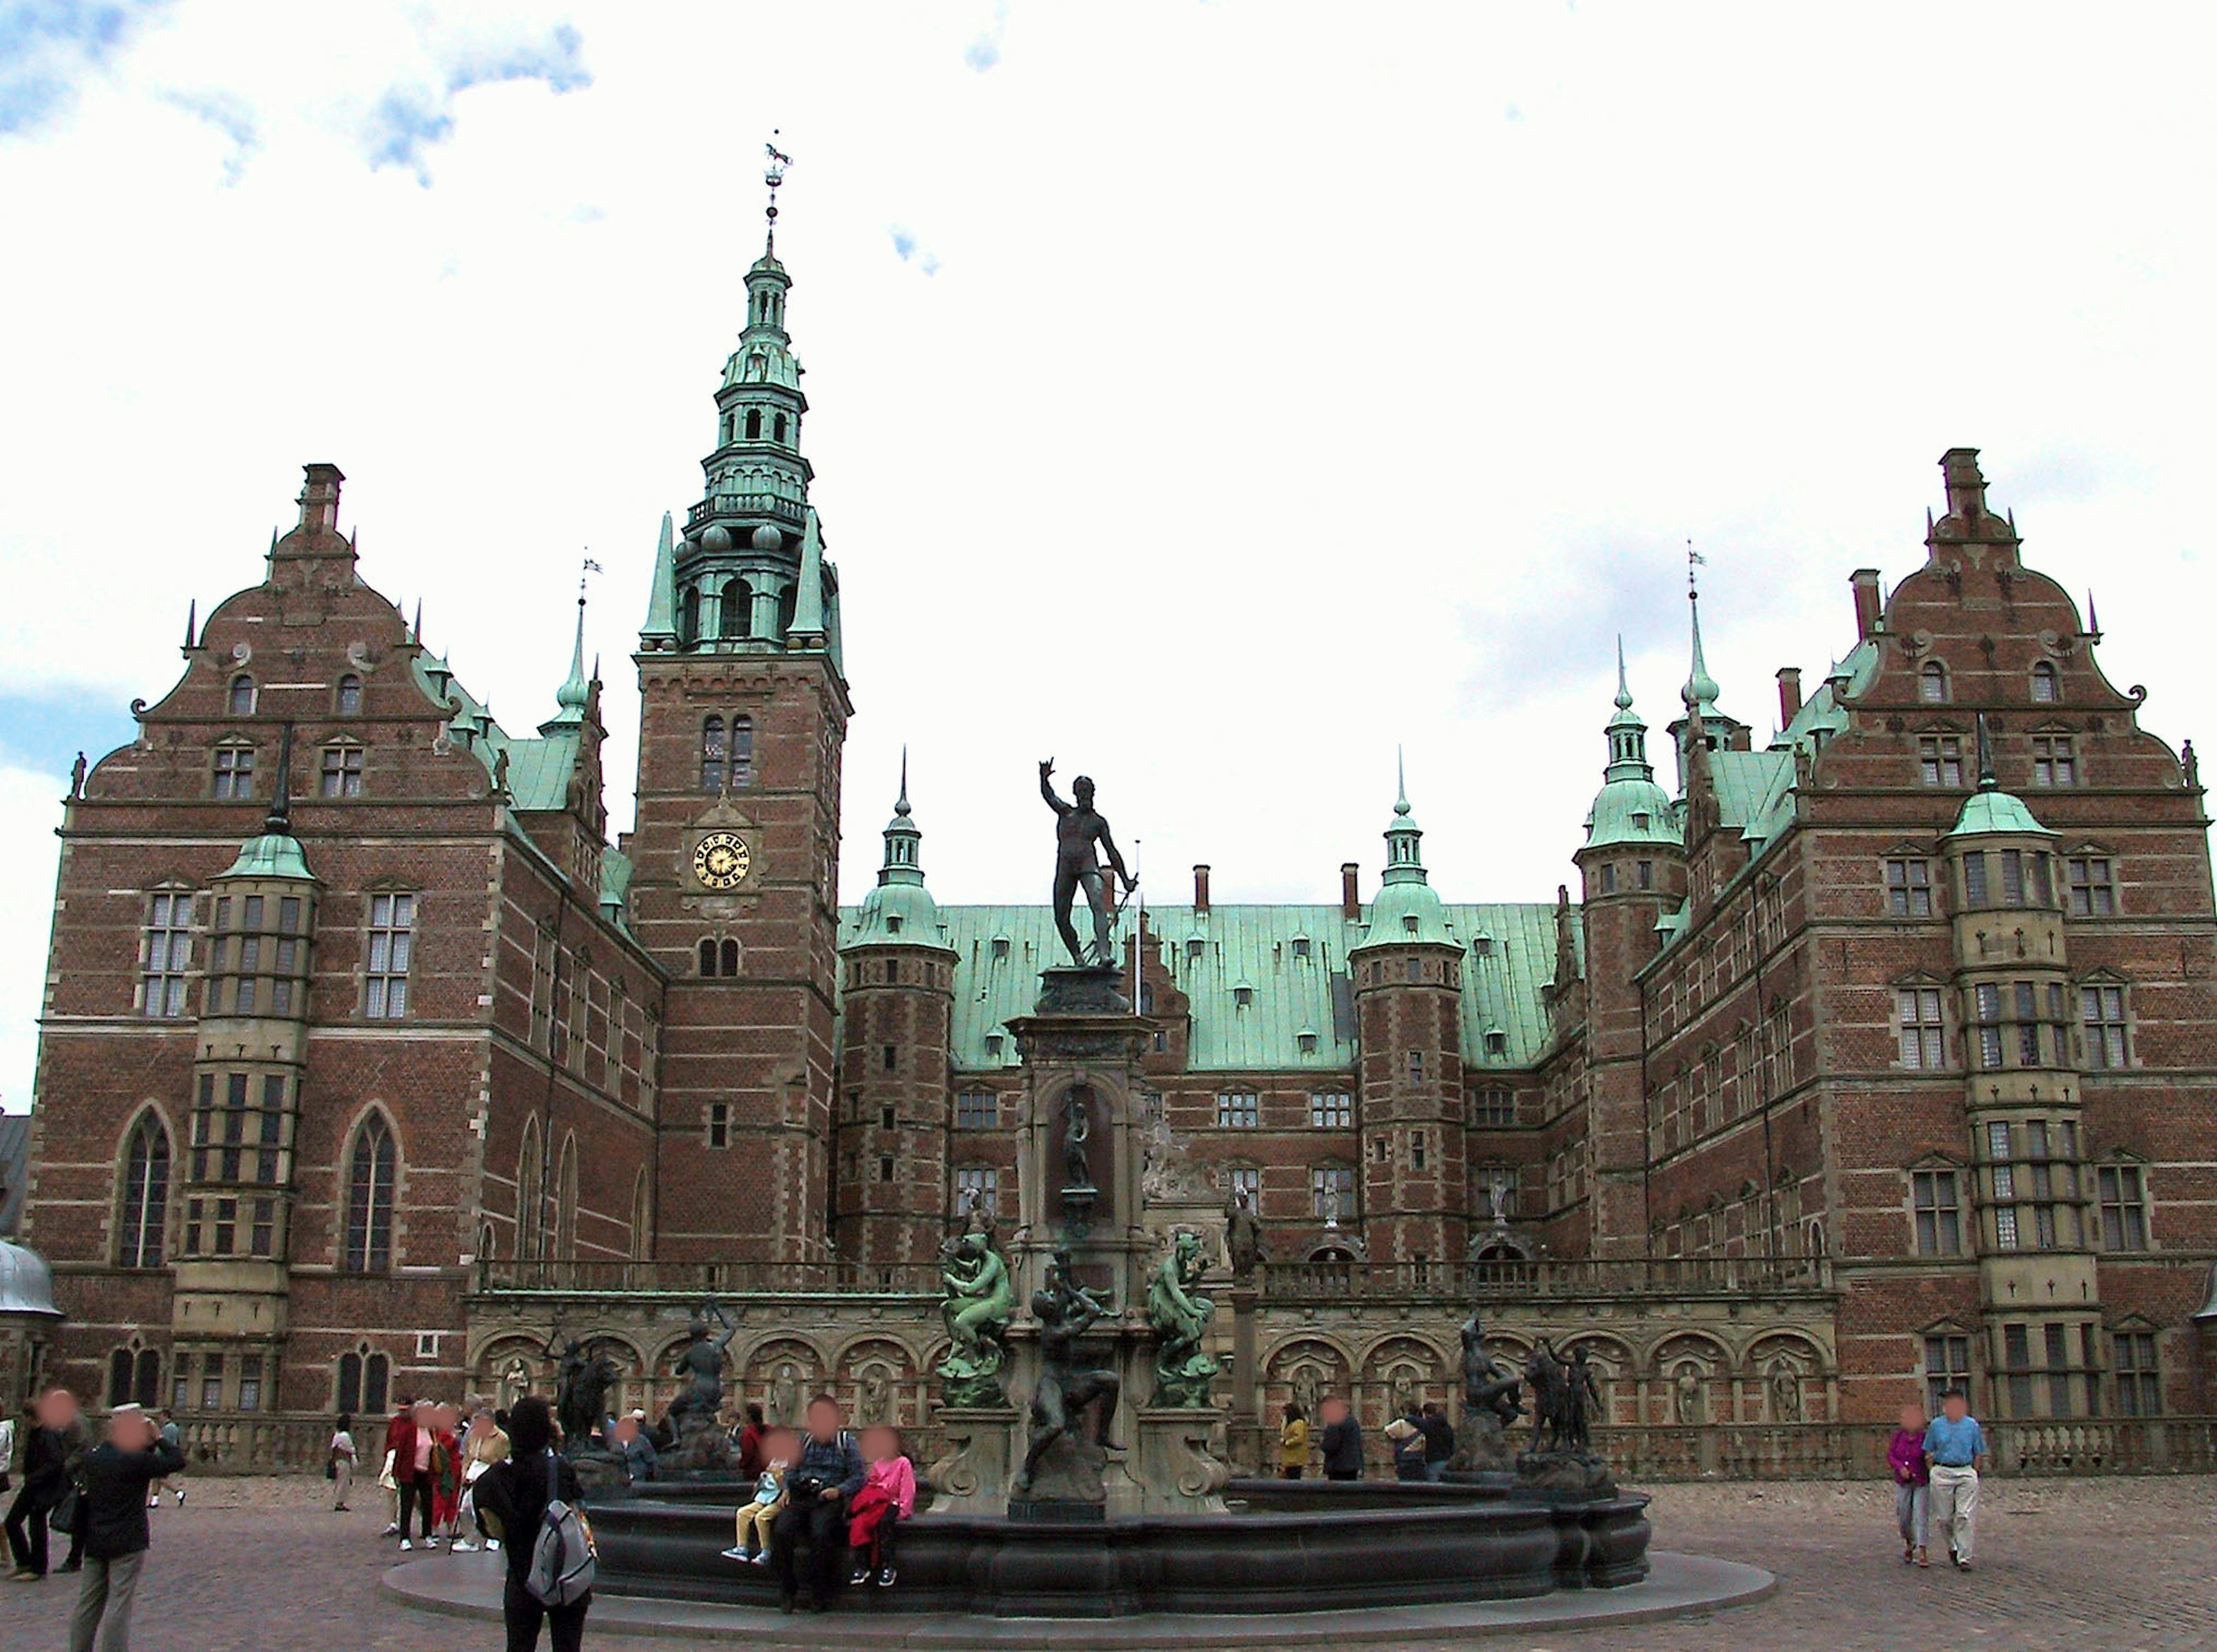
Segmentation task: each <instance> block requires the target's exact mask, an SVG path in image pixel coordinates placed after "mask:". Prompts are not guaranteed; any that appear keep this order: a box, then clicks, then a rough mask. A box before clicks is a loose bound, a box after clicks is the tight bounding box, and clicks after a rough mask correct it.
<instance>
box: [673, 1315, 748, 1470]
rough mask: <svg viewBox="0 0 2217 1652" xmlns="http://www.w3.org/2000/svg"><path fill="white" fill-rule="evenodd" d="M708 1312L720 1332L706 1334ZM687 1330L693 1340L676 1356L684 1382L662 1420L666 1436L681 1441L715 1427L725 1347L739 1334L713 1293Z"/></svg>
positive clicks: (721, 1396)
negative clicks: (718, 1326)
mask: <svg viewBox="0 0 2217 1652" xmlns="http://www.w3.org/2000/svg"><path fill="white" fill-rule="evenodd" d="M711 1315H713V1316H714V1318H715V1321H716V1322H717V1323H718V1324H719V1325H720V1326H721V1327H723V1331H724V1333H723V1335H721V1336H719V1337H712V1336H711V1335H709V1333H708V1321H709V1318H710V1316H711ZM690 1329H691V1332H692V1336H693V1340H692V1341H691V1342H689V1344H687V1345H686V1348H685V1352H683V1353H682V1354H680V1355H678V1356H677V1375H678V1376H680V1377H684V1378H687V1379H688V1381H687V1384H686V1386H685V1387H684V1388H682V1389H679V1390H678V1392H677V1397H676V1399H674V1400H672V1401H670V1409H669V1411H668V1412H667V1413H665V1414H664V1416H663V1425H664V1428H665V1429H666V1430H667V1431H668V1435H669V1437H670V1439H676V1440H681V1441H682V1440H686V1439H691V1438H692V1437H693V1436H694V1435H695V1434H696V1433H698V1432H700V1431H701V1430H702V1429H704V1428H713V1427H714V1426H715V1425H716V1414H717V1413H718V1412H719V1411H721V1410H722V1409H723V1407H724V1350H725V1349H726V1348H728V1347H730V1346H732V1337H734V1336H735V1335H737V1334H738V1327H737V1326H735V1325H733V1324H732V1321H731V1319H730V1317H729V1316H728V1315H726V1313H725V1312H724V1310H723V1308H722V1306H721V1304H719V1302H717V1301H716V1299H715V1298H714V1297H713V1296H712V1297H710V1298H709V1299H708V1300H707V1302H702V1303H701V1311H700V1312H699V1313H698V1314H695V1315H694V1316H693V1323H692V1326H691V1327H690Z"/></svg>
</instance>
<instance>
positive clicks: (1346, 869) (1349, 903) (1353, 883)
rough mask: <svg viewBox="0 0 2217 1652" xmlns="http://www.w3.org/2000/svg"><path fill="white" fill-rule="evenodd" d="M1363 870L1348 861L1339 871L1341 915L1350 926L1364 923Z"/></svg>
mask: <svg viewBox="0 0 2217 1652" xmlns="http://www.w3.org/2000/svg"><path fill="white" fill-rule="evenodd" d="M1361 878H1362V867H1360V866H1359V865H1357V864H1356V863H1355V862H1353V861H1348V862H1346V863H1344V864H1343V865H1342V866H1341V867H1340V869H1339V915H1340V916H1341V917H1342V918H1344V919H1347V921H1348V922H1349V923H1350V924H1359V923H1361V922H1362V888H1361V887H1360V883H1359V880H1360V879H1361Z"/></svg>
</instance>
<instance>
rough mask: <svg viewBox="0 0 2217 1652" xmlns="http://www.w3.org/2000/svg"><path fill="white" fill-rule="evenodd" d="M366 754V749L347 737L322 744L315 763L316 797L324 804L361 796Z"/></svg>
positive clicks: (367, 749) (359, 742)
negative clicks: (323, 801) (327, 801)
mask: <svg viewBox="0 0 2217 1652" xmlns="http://www.w3.org/2000/svg"><path fill="white" fill-rule="evenodd" d="M368 754H369V748H368V747H367V746H364V745H363V744H362V743H361V741H360V740H358V739H353V738H351V737H349V736H341V737H340V738H339V739H332V740H326V741H324V746H323V750H322V752H320V754H319V755H318V758H317V763H316V795H317V796H318V798H320V799H324V800H330V799H344V798H349V797H359V796H361V777H362V769H363V766H364V764H366V763H367V760H368Z"/></svg>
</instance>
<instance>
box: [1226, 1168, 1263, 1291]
mask: <svg viewBox="0 0 2217 1652" xmlns="http://www.w3.org/2000/svg"><path fill="white" fill-rule="evenodd" d="M1224 1259H1225V1260H1226V1262H1229V1263H1230V1264H1231V1265H1232V1278H1234V1279H1238V1280H1242V1281H1244V1280H1247V1279H1250V1278H1253V1277H1254V1273H1255V1265H1256V1264H1257V1263H1258V1262H1260V1261H1261V1260H1262V1259H1263V1219H1262V1218H1261V1217H1260V1216H1257V1215H1256V1214H1255V1205H1254V1202H1253V1201H1252V1200H1251V1199H1250V1198H1249V1197H1247V1190H1246V1189H1245V1188H1244V1187H1242V1188H1236V1189H1234V1190H1233V1191H1232V1197H1231V1198H1229V1199H1228V1200H1226V1202H1225V1206H1224Z"/></svg>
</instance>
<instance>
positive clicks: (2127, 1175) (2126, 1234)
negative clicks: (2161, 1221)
mask: <svg viewBox="0 0 2217 1652" xmlns="http://www.w3.org/2000/svg"><path fill="white" fill-rule="evenodd" d="M2091 1168H2092V1170H2093V1172H2094V1187H2093V1194H2094V1207H2095V1214H2094V1219H2095V1222H2096V1223H2097V1228H2098V1230H2099V1232H2100V1234H2101V1241H2102V1246H2101V1247H2102V1250H2103V1253H2104V1254H2107V1255H2121V1256H2134V1255H2141V1254H2145V1253H2147V1252H2149V1251H2152V1250H2154V1249H2155V1248H2156V1243H2155V1194H2154V1190H2153V1189H2152V1187H2151V1185H2150V1184H2149V1172H2150V1171H2151V1170H2152V1166H2151V1165H2150V1164H2149V1163H2148V1161H2147V1160H2145V1159H2142V1158H2140V1157H2139V1156H2138V1155H2137V1154H2129V1153H2125V1152H2123V1151H2121V1150H2120V1151H2117V1152H2113V1153H2111V1154H2109V1156H2108V1157H2107V1158H2105V1159H2103V1160H2100V1161H2099V1162H2098V1163H2097V1164H2095V1165H2094V1166H2091ZM2113 1189H2114V1191H2112V1190H2113ZM2112 1211H2115V1215H2116V1220H2115V1226H2114V1228H2113V1227H2112V1224H2111V1221H2110V1214H2111V1212H2112ZM2135 1225H2137V1228H2138V1232H2137V1233H2134V1231H2133V1229H2134V1226H2135ZM2112 1232H2114V1233H2115V1241H2112V1239H2111V1234H2112Z"/></svg>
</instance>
